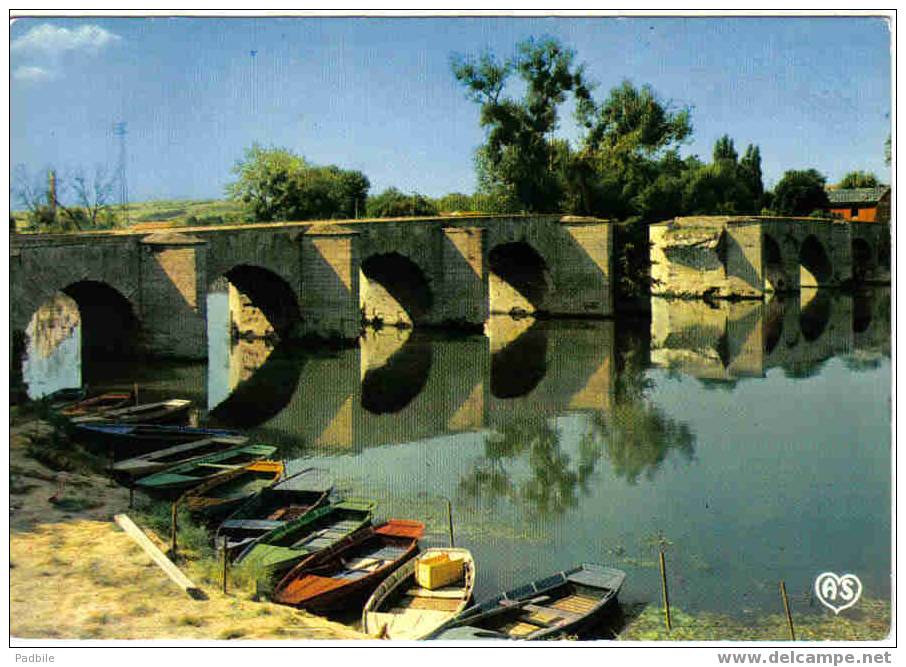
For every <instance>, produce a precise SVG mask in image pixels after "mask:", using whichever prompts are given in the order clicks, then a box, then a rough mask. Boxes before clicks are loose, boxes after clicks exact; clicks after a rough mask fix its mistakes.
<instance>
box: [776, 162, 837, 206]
mask: <svg viewBox="0 0 906 667" xmlns="http://www.w3.org/2000/svg"><path fill="white" fill-rule="evenodd" d="M825 183H826V180H825V178H824V176H822V175H821V174H820V173H819V172H818V171H816V170H815V169H806V170H790V171H787V172H786V173H784V174H783V176H782V177H781V179H780V181H779V182H778V183H777V185H776V187H775V188H774V204H773V208H774V210H775V211H777V212H778V213H780V214H781V215H809V214H810V213H812V212H814V211H815V210H818V209H822V208H825V207H827V205H828V199H827V192H826V191H825V189H824V185H825Z"/></svg>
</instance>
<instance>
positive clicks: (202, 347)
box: [10, 215, 613, 359]
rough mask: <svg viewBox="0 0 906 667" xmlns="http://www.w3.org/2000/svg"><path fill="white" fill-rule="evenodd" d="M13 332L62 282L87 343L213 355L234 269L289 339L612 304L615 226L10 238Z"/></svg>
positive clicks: (428, 225) (241, 285)
mask: <svg viewBox="0 0 906 667" xmlns="http://www.w3.org/2000/svg"><path fill="white" fill-rule="evenodd" d="M10 251H11V252H10V254H11V257H10V295H11V309H10V310H11V312H10V331H11V340H12V338H13V337H15V335H16V333H17V332H20V333H21V332H24V331H25V330H26V328H27V326H28V323H29V321H30V319H31V318H32V316H33V315H34V313H35V312H36V311H37V310H38V308H39V307H40V306H41V305H42V304H44V303H46V302H47V301H48V300H49V299H51V298H52V297H53V295H54V294H55V293H57V292H63V293H65V294H67V295H68V296H70V297H72V298H73V299H74V300H75V301H76V303H77V304H78V307H79V311H80V314H81V319H82V338H83V347H86V348H90V349H95V350H104V351H107V350H114V349H115V348H118V347H121V346H123V345H125V344H131V345H135V346H138V347H139V348H140V349H142V350H144V351H145V352H147V353H150V354H152V355H155V356H163V357H177V358H199V359H200V358H205V357H206V356H207V352H208V349H207V316H206V300H207V294H208V292H209V290H211V289H212V288H216V287H215V284H216V283H217V282H218V281H220V283H221V284H222V279H223V278H226V279H227V280H228V281H229V283H230V284H231V285H232V286H233V287H234V288H235V289H236V290H237V291H238V292H239V293H241V294H242V295H243V296H244V297H246V301H248V302H250V303H252V304H254V306H255V307H256V308H257V309H259V310H260V312H261V313H263V315H264V317H265V318H266V320H267V322H268V323H269V324H270V326H272V328H273V329H274V330H275V333H277V334H278V335H280V336H296V335H303V336H304V335H315V336H320V337H327V338H343V339H353V338H356V337H357V336H358V335H359V333H360V331H361V329H362V324H363V321H365V320H381V321H383V322H384V323H391V324H392V323H399V322H405V323H408V324H412V325H413V326H414V327H415V328H418V327H420V326H424V325H460V326H462V325H466V326H472V327H478V326H481V325H482V324H483V323H484V322H485V321H486V320H487V319H488V316H489V314H490V313H494V312H513V311H524V312H527V313H531V312H546V313H549V314H552V315H572V316H599V317H600V316H609V315H611V314H612V309H613V305H612V304H613V300H612V285H611V256H612V254H613V253H612V234H611V225H610V224H608V223H607V222H606V221H604V220H599V219H595V218H576V217H563V216H560V215H548V216H474V217H465V216H463V217H438V218H414V219H394V220H354V221H342V222H305V223H279V224H250V225H243V226H232V227H225V226H217V227H193V228H179V229H178V230H165V231H159V232H156V233H148V232H147V231H145V232H139V231H135V230H131V231H130V230H125V231H112V232H88V233H82V234H68V235H59V234H55V235H33V234H22V235H12V236H11V237H10Z"/></svg>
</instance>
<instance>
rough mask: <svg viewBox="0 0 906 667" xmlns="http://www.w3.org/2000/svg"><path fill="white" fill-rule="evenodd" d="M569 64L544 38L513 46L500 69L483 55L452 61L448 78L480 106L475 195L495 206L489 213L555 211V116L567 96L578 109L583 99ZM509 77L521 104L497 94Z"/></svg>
mask: <svg viewBox="0 0 906 667" xmlns="http://www.w3.org/2000/svg"><path fill="white" fill-rule="evenodd" d="M574 61H575V52H574V51H573V50H572V49H568V48H565V47H564V46H563V45H562V44H560V42H559V41H557V40H555V39H553V38H549V37H548V38H543V39H541V40H535V39H528V40H526V41H523V42H520V43H519V44H517V46H516V55H515V56H514V57H513V58H511V59H508V60H506V61H503V62H499V61H498V60H497V59H496V58H495V57H494V56H493V55H492V54H491V53H489V52H485V53H483V54H481V55H480V56H478V57H477V58H476V57H471V56H460V55H455V56H453V58H452V69H453V75H454V77H455V78H456V80H457V81H458V82H459V83H460V84H462V85H463V86H464V87H465V89H466V92H467V95H468V97H469V98H470V99H471V100H472V101H474V102H476V103H477V104H479V105H480V107H481V113H480V116H479V123H480V125H481V127H483V128H484V129H485V130H486V140H485V143H484V144H483V145H482V146H481V147H480V148H479V149H478V151H477V155H476V168H477V172H478V181H479V190H480V192H482V193H483V194H485V195H489V196H491V197H492V198H493V199H494V200H496V203H495V208H496V209H498V210H525V211H553V210H557V209H559V208H560V204H561V199H562V196H563V184H562V180H561V177H560V175H559V174H558V173H556V171H555V169H554V165H553V149H552V146H551V144H552V140H553V133H554V132H555V131H556V129H557V127H558V121H559V115H558V109H559V107H560V105H562V104H563V102H564V101H566V99H567V96H568V95H569V94H572V95H573V97H574V98H575V99H576V104H577V107H579V108H583V107H584V106H585V105H587V104H589V103H590V99H591V96H590V89H589V87H588V85H587V84H586V83H585V79H584V67H583V66H582V65H577V64H576V63H575V62H574ZM514 73H515V74H516V75H517V76H519V78H520V79H521V82H522V84H523V86H524V91H525V92H524V94H523V96H522V98H521V99H516V98H513V97H508V96H505V94H504V91H505V88H506V85H507V81H508V79H509V78H510V76H511V75H512V74H514Z"/></svg>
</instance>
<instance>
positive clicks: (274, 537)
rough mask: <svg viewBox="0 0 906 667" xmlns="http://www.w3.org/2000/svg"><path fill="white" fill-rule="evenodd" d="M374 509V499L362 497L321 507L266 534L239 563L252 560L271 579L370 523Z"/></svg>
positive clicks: (250, 548) (254, 565) (248, 550)
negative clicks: (362, 498) (371, 500)
mask: <svg viewBox="0 0 906 667" xmlns="http://www.w3.org/2000/svg"><path fill="white" fill-rule="evenodd" d="M373 510H374V503H373V502H370V501H360V500H344V501H343V502H340V503H335V504H331V505H326V506H324V507H319V508H318V509H315V510H312V511H311V512H308V513H307V514H305V515H304V516H302V517H300V518H298V519H295V520H294V521H290V522H289V523H287V524H285V525H284V526H281V527H280V528H276V529H274V530H272V531H271V532H269V533H267V534H266V535H263V536H262V537H261V538H260V539H259V540H258V541H257V542H256V543H254V544H250V545H249V546H248V547H246V548H245V549H243V550H242V551H241V552H240V553H239V556H237V558H236V562H237V563H248V565H249V566H250V567H252V568H255V569H260V570H262V571H264V572H266V573H267V574H266V577H267V578H268V579H270V578H271V577H275V576H276V575H278V574H282V573H283V572H286V571H287V570H288V569H290V568H292V567H293V566H295V565H296V564H297V563H298V562H299V561H301V560H303V559H305V558H307V557H308V556H310V555H312V554H315V553H318V552H319V551H322V550H324V549H329V548H331V547H334V546H336V544H338V543H339V542H340V541H341V540H343V539H344V538H345V537H347V536H349V535H352V534H353V533H355V532H356V531H359V530H361V529H363V528H365V527H366V526H368V525H369V524H370V523H371V513H372V511H373Z"/></svg>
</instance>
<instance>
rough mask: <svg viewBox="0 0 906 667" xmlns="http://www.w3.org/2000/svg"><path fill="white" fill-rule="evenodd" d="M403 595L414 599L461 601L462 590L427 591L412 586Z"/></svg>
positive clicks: (440, 589) (439, 589)
mask: <svg viewBox="0 0 906 667" xmlns="http://www.w3.org/2000/svg"><path fill="white" fill-rule="evenodd" d="M403 595H408V596H410V597H415V598H446V599H449V600H462V596H463V590H462V588H461V587H460V588H438V589H436V590H433V591H431V590H428V589H427V588H422V587H421V586H413V587H412V588H410V589H409V590H407V591H406V592H405V593H403Z"/></svg>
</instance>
